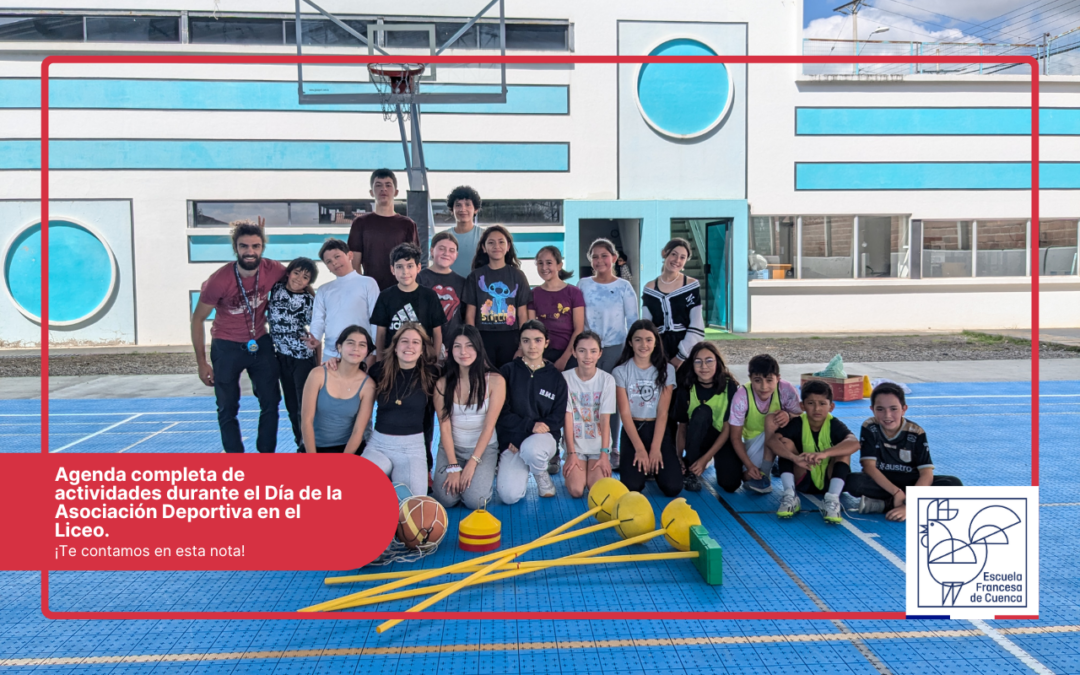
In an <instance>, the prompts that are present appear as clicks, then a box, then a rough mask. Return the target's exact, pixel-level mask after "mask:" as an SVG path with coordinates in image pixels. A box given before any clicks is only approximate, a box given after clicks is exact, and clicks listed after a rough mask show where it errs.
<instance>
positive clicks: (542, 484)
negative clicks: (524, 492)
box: [533, 471, 555, 497]
mask: <svg viewBox="0 0 1080 675" xmlns="http://www.w3.org/2000/svg"><path fill="white" fill-rule="evenodd" d="M533 478H534V479H535V480H536V489H537V491H538V492H539V493H540V496H541V497H554V496H555V483H554V482H553V481H552V480H551V476H549V475H548V474H547V472H546V471H541V472H540V473H534V474H533Z"/></svg>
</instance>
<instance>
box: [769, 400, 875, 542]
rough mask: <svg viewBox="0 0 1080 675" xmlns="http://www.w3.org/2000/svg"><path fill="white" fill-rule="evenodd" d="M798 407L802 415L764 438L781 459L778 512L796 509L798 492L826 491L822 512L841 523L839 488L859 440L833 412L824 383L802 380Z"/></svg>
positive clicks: (829, 520)
mask: <svg viewBox="0 0 1080 675" xmlns="http://www.w3.org/2000/svg"><path fill="white" fill-rule="evenodd" d="M802 408H803V413H802V414H800V415H799V416H798V417H793V418H792V419H791V421H789V422H788V423H787V425H785V426H784V427H783V428H782V429H779V430H778V431H777V432H776V433H774V434H773V435H772V436H771V437H770V438H769V439H768V445H769V447H770V448H771V449H772V451H773V452H775V453H776V455H777V456H778V457H779V458H780V482H781V483H782V484H783V486H784V494H783V496H782V497H781V498H780V508H779V509H777V511H776V515H778V516H779V517H781V518H790V517H791V516H793V515H795V514H796V513H798V512H799V510H800V508H801V502H800V500H799V495H798V494H796V491H798V492H802V493H803V494H809V495H820V494H822V493H824V495H825V496H824V497H823V498H822V500H823V502H824V505H823V506H822V507H821V515H822V516H823V517H824V518H825V522H826V523H834V524H839V523H841V522H842V521H843V519H842V518H841V517H840V493H841V492H843V491H844V481H846V480H847V477H848V475H849V474H850V473H851V456H852V455H853V454H855V451H856V450H858V449H859V439H857V438H856V437H855V434H853V433H851V430H850V429H848V428H847V425H845V424H844V423H843V422H841V421H840V420H838V419H836V418H835V417H833V416H832V411H833V410H834V409H835V408H836V404H835V403H834V402H833V397H832V387H831V386H829V385H828V384H827V383H825V382H822V381H821V380H810V381H808V382H805V383H804V384H803V386H802Z"/></svg>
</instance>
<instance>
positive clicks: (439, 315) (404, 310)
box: [371, 285, 446, 348]
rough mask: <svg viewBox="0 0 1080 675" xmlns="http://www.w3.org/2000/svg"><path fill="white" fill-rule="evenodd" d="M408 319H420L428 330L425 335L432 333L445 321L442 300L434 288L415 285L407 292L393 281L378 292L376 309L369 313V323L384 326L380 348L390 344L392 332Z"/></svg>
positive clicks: (417, 320)
mask: <svg viewBox="0 0 1080 675" xmlns="http://www.w3.org/2000/svg"><path fill="white" fill-rule="evenodd" d="M407 321H415V322H417V323H419V324H420V325H421V326H423V327H424V330H426V331H427V334H428V337H433V335H432V331H433V330H434V329H435V328H436V327H437V326H442V325H443V324H445V323H446V315H445V314H443V309H442V303H440V302H439V296H437V295H435V291H433V290H431V289H430V288H424V287H423V286H417V287H416V290H413V291H409V292H408V293H406V292H405V291H403V290H401V289H400V288H399V287H398V286H396V285H395V286H391V287H390V288H388V289H386V290H385V291H383V292H382V293H379V299H378V300H376V301H375V311H373V312H372V313H371V325H373V326H381V327H382V328H385V329H386V340H385V341H384V342H383V345H382V346H383V348H386V347H389V346H390V340H392V339H393V337H394V333H396V332H397V329H398V328H401V324H403V323H405V322H407Z"/></svg>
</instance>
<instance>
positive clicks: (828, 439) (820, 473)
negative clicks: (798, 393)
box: [799, 413, 833, 490]
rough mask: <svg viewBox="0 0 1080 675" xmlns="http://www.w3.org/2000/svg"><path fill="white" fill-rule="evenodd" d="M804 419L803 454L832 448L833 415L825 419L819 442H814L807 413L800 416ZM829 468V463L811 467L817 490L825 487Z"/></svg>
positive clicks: (811, 475) (819, 433)
mask: <svg viewBox="0 0 1080 675" xmlns="http://www.w3.org/2000/svg"><path fill="white" fill-rule="evenodd" d="M799 417H801V418H802V451H803V452H807V453H809V452H824V451H825V450H828V449H829V448H831V447H832V428H831V427H832V425H831V424H830V422H832V418H833V416H832V415H829V416H828V417H826V418H825V423H824V424H822V425H821V431H819V432H818V439H817V442H814V432H813V431H811V430H810V420H809V419H807V417H806V413H803V414H802V415H799ZM828 468H829V463H828V462H821V463H820V464H816V465H814V466H812V467H810V477H811V478H813V479H814V485H815V486H816V487H817V489H819V490H820V489H822V488H824V487H825V474H826V472H827V470H828Z"/></svg>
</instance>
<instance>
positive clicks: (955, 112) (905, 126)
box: [795, 108, 1080, 136]
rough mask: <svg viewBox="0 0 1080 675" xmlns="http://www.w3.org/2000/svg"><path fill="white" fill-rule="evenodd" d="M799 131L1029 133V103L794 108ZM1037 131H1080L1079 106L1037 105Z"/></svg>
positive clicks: (837, 133) (803, 133) (845, 133)
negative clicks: (1017, 105) (1007, 105)
mask: <svg viewBox="0 0 1080 675" xmlns="http://www.w3.org/2000/svg"><path fill="white" fill-rule="evenodd" d="M795 133H796V134H797V135H800V136H965V135H967V136H1028V135H1030V134H1031V110H1030V109H1029V108H798V109H796V111H795ZM1039 134H1040V135H1043V136H1069V135H1080V108H1040V109H1039Z"/></svg>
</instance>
